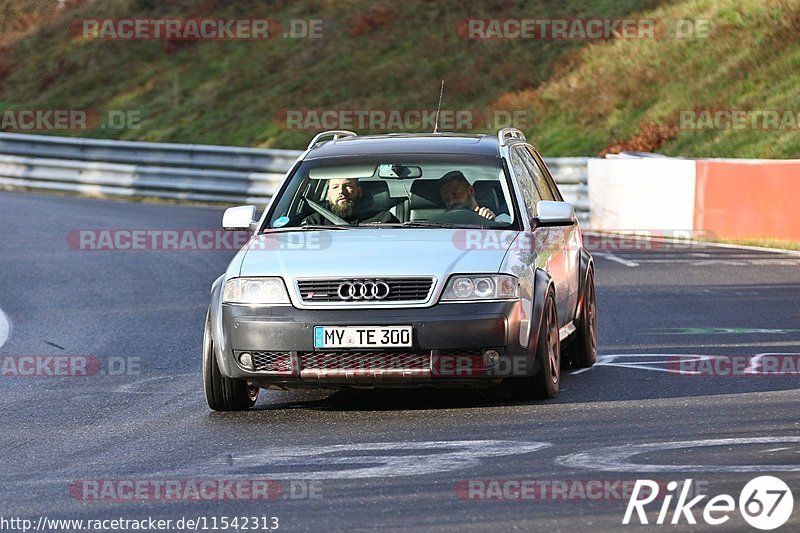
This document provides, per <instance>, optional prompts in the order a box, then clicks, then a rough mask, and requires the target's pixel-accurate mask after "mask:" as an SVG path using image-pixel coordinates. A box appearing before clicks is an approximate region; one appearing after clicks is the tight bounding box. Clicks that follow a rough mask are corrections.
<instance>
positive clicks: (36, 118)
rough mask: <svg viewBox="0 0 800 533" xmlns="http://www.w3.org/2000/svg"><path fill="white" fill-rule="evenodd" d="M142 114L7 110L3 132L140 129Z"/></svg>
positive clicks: (0, 116)
mask: <svg viewBox="0 0 800 533" xmlns="http://www.w3.org/2000/svg"><path fill="white" fill-rule="evenodd" d="M141 123H142V112H141V111H138V110H123V109H107V110H97V109H6V110H3V111H2V112H0V131H92V130H138V129H139V128H141Z"/></svg>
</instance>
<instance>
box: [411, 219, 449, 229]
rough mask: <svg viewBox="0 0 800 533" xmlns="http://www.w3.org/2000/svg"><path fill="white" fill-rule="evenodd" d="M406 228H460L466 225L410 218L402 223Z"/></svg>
mask: <svg viewBox="0 0 800 533" xmlns="http://www.w3.org/2000/svg"><path fill="white" fill-rule="evenodd" d="M401 226H403V227H404V228H460V227H463V226H464V225H458V224H451V223H449V222H430V221H427V220H409V221H408V222H403V223H402V224H401Z"/></svg>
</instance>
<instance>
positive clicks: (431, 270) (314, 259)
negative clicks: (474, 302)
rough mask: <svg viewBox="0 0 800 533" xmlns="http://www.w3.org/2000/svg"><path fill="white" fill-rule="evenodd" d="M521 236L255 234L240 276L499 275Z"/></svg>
mask: <svg viewBox="0 0 800 533" xmlns="http://www.w3.org/2000/svg"><path fill="white" fill-rule="evenodd" d="M517 235H518V232H515V231H499V230H465V229H438V228H437V229H427V228H403V229H389V228H358V229H347V230H313V231H293V232H285V233H272V234H262V235H256V236H254V237H253V239H252V240H251V241H250V243H249V246H248V249H247V251H246V253H244V254H243V257H242V260H241V267H240V270H239V272H240V274H239V275H240V276H282V277H283V278H284V279H287V280H289V279H295V278H305V277H338V276H342V277H350V276H364V277H367V276H435V277H437V278H438V279H444V278H446V277H447V276H448V275H449V274H452V273H476V274H477V273H493V272H498V271H499V269H500V266H501V264H502V262H503V257H504V256H505V255H506V252H507V250H508V249H509V247H510V246H511V245H512V244H513V242H514V240H515V239H516V238H517Z"/></svg>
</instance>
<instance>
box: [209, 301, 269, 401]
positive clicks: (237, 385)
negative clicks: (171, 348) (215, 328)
mask: <svg viewBox="0 0 800 533" xmlns="http://www.w3.org/2000/svg"><path fill="white" fill-rule="evenodd" d="M203 389H204V390H205V394H206V401H207V402H208V406H209V407H210V408H211V409H213V410H215V411H247V410H248V409H250V408H251V407H253V406H254V405H255V404H256V400H257V399H258V387H256V386H254V385H252V384H251V383H250V382H249V381H245V380H242V379H232V378H228V377H225V376H223V375H222V373H221V372H220V370H219V365H217V358H216V356H215V355H214V338H213V337H212V336H211V317H210V316H209V315H208V314H206V326H205V330H204V331H203Z"/></svg>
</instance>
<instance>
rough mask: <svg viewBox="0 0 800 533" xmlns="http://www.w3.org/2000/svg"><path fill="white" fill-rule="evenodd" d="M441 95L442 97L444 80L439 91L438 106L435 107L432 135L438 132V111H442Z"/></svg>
mask: <svg viewBox="0 0 800 533" xmlns="http://www.w3.org/2000/svg"><path fill="white" fill-rule="evenodd" d="M442 95H444V80H442V88H441V89H440V90H439V105H438V106H437V107H436V123H435V124H434V125H433V133H438V132H439V111H441V109H442Z"/></svg>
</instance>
